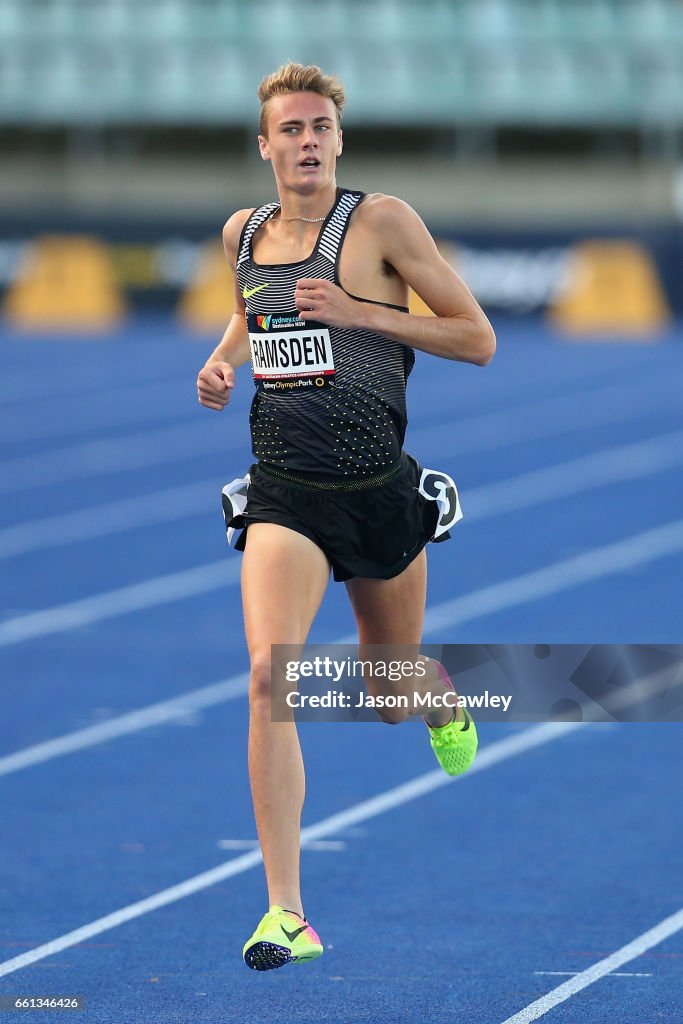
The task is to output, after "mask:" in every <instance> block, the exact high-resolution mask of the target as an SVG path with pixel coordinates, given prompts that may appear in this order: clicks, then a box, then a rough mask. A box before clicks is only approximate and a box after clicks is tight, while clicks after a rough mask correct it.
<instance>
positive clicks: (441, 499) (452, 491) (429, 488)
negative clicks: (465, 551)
mask: <svg viewBox="0 0 683 1024" xmlns="http://www.w3.org/2000/svg"><path fill="white" fill-rule="evenodd" d="M418 490H419V492H420V494H423V495H424V497H425V498H429V499H430V501H435V502H436V503H437V505H438V506H439V521H438V523H437V524H436V530H435V531H434V538H435V539H436V538H437V537H440V536H441V534H442V533H445V532H446V530H449V529H450V528H451V526H455V524H456V523H457V522H459V520H460V519H462V509H461V508H460V499H459V497H458V488H457V487H456V486H455V481H454V480H453V479H452V478H451V477H450V476H449V475H448V473H441V472H439V470H437V469H423V470H422V476H421V477H420V486H419V488H418Z"/></svg>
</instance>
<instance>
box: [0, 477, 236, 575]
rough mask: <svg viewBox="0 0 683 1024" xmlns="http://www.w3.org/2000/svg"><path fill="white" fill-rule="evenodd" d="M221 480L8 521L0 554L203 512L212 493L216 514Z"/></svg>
mask: <svg viewBox="0 0 683 1024" xmlns="http://www.w3.org/2000/svg"><path fill="white" fill-rule="evenodd" d="M224 482H227V481H224ZM222 486H223V484H222V483H220V482H219V480H218V478H214V479H212V480H201V481H199V482H198V483H195V484H186V485H185V486H182V487H169V488H167V489H165V490H161V491H154V492H152V493H151V494H144V495H142V496H141V497H139V498H124V499H122V500H121V501H109V502H104V503H102V504H100V505H91V506H90V507H89V508H83V509H79V510H78V511H76V512H67V513H65V514H63V515H59V516H49V517H46V518H45V519H34V520H32V521H31V522H28V523H21V524H20V525H18V526H8V527H5V528H4V529H0V558H11V557H13V556H15V555H23V554H26V553H27V552H29V551H44V550H46V549H48V548H55V547H61V546H62V545H64V544H79V543H80V542H81V541H84V540H92V539H93V538H95V537H106V536H107V535H109V534H112V533H121V532H123V531H125V530H134V529H137V528H138V527H141V526H152V525H156V524H158V523H168V522H175V521H176V520H180V519H185V518H187V517H189V516H196V515H201V514H202V513H204V514H206V515H207V516H208V515H210V513H211V511H212V504H211V499H212V497H213V505H214V506H215V511H216V512H217V513H218V514H220V512H219V510H220V491H221V487H222Z"/></svg>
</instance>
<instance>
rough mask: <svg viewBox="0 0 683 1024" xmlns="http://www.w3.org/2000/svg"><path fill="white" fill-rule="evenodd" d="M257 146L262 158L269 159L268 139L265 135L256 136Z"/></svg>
mask: <svg viewBox="0 0 683 1024" xmlns="http://www.w3.org/2000/svg"><path fill="white" fill-rule="evenodd" d="M258 148H259V153H260V154H261V159H262V160H270V146H269V145H268V139H267V138H266V137H265V135H259V137H258Z"/></svg>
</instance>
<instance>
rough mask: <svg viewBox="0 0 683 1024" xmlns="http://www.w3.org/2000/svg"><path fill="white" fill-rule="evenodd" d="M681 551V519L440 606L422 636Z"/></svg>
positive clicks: (429, 611)
mask: <svg viewBox="0 0 683 1024" xmlns="http://www.w3.org/2000/svg"><path fill="white" fill-rule="evenodd" d="M680 551H683V519H677V520H675V521H674V522H673V523H667V525H666V526H658V527H655V528H654V529H652V530H645V531H644V532H643V533H638V534H635V535H634V536H632V537H627V538H626V540H621V541H616V542H615V543H614V544H606V545H604V546H603V547H598V548H592V549H591V550H590V551H584V552H583V554H581V555H576V556H575V557H574V558H567V559H564V560H563V561H561V562H554V563H553V564H552V565H547V566H545V567H544V568H543V569H537V570H535V571H534V572H528V573H524V574H522V575H521V576H515V577H513V578H512V579H509V580H504V581H503V582H501V583H494V584H492V585H491V586H488V587H482V588H481V589H480V590H475V591H473V592H472V593H471V594H465V595H464V596H463V597H456V598H453V600H451V601H443V602H442V603H441V604H438V605H436V606H435V607H434V608H428V609H427V613H426V616H425V625H424V630H423V633H424V634H428V633H435V632H436V631H437V630H439V629H443V628H445V627H450V626H455V625H459V624H460V623H463V622H470V621H471V620H472V619H478V618H480V617H482V616H484V615H491V614H492V613H493V612H497V611H501V610H502V609H504V608H512V607H516V606H517V605H520V604H526V603H527V602H529V601H537V600H538V599H539V598H540V597H547V596H548V595H549V594H557V593H560V591H562V590H568V589H570V588H571V587H577V586H579V585H580V584H582V583H590V582H591V581H592V580H597V579H602V578H603V577H605V576H610V575H613V574H614V573H620V572H626V571H628V570H629V569H635V568H637V567H638V566H639V565H645V564H647V563H648V562H652V561H654V560H655V559H657V558H664V557H665V556H666V555H672V554H676V553H678V552H680Z"/></svg>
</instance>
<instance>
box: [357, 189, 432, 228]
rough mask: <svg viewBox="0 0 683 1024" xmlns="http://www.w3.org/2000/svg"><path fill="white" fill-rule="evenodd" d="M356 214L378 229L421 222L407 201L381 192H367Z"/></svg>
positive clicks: (407, 225)
mask: <svg viewBox="0 0 683 1024" xmlns="http://www.w3.org/2000/svg"><path fill="white" fill-rule="evenodd" d="M358 215H359V217H362V219H363V221H364V222H366V223H367V225H368V227H374V228H376V229H378V230H381V229H382V228H387V229H388V228H392V229H395V228H396V227H397V226H398V227H408V228H410V226H411V225H417V224H421V223H422V221H421V220H420V217H419V216H418V214H417V213H416V212H415V210H414V209H413V208H412V206H409V204H408V203H406V202H404V200H403V199H398V198H397V197H396V196H387V195H385V194H384V193H383V192H369V193H368V195H367V196H366V197H365V199H364V200H363V202H362V203H361V204H360V206H359V208H358Z"/></svg>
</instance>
